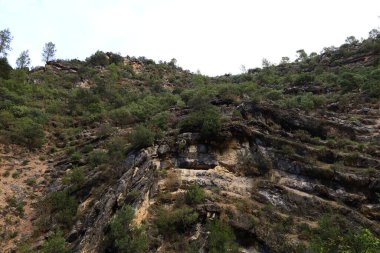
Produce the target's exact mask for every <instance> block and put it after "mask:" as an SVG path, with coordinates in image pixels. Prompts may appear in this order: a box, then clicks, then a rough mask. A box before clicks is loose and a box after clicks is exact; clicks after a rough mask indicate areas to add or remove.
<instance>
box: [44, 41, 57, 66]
mask: <svg viewBox="0 0 380 253" xmlns="http://www.w3.org/2000/svg"><path fill="white" fill-rule="evenodd" d="M56 52H57V49H56V48H55V44H54V43H53V42H51V41H50V42H48V43H46V44H45V46H44V48H43V49H42V60H43V61H44V62H48V61H51V60H53V59H54V57H55V53H56Z"/></svg>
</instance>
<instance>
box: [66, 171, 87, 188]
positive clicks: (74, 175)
mask: <svg viewBox="0 0 380 253" xmlns="http://www.w3.org/2000/svg"><path fill="white" fill-rule="evenodd" d="M62 181H63V183H64V184H66V185H70V184H71V185H73V186H75V187H77V186H81V185H82V184H83V183H84V181H85V174H84V171H83V169H82V168H78V167H74V168H73V169H72V170H71V171H70V172H69V173H68V174H66V175H65V177H64V178H63V180H62Z"/></svg>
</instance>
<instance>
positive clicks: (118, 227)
mask: <svg viewBox="0 0 380 253" xmlns="http://www.w3.org/2000/svg"><path fill="white" fill-rule="evenodd" d="M134 215H135V212H134V210H133V208H132V207H131V206H128V205H125V206H123V207H122V208H121V209H120V210H118V211H117V212H116V214H115V217H114V218H113V219H112V221H111V224H110V227H111V239H112V241H113V244H114V247H115V248H116V249H117V252H123V253H143V252H146V250H147V248H148V238H147V235H146V233H145V230H144V228H141V227H137V226H134V225H132V221H133V218H134Z"/></svg>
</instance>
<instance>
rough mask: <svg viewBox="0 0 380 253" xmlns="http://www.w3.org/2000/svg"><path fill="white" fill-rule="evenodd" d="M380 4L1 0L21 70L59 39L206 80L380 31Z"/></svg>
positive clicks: (79, 55) (339, 0)
mask: <svg viewBox="0 0 380 253" xmlns="http://www.w3.org/2000/svg"><path fill="white" fill-rule="evenodd" d="M379 16H380V1H379V0H360V1H359V0H355V1H353V0H265V1H264V0H261V1H258V0H228V1H227V0H191V1H189V0H107V1H104V0H99V1H98V0H65V1H62V0H60V1H58V0H0V30H3V29H6V28H9V29H10V31H11V33H12V35H13V37H14V38H13V41H12V43H11V47H12V51H11V52H10V53H9V55H8V60H9V62H10V63H11V64H12V65H13V66H14V65H15V62H16V59H17V57H18V56H19V54H20V53H21V51H23V50H29V53H30V57H31V59H32V66H40V65H43V63H42V61H41V52H42V48H43V46H44V44H45V43H46V42H49V41H52V42H53V43H54V44H55V45H56V48H57V53H56V57H57V58H59V59H79V60H84V59H85V58H86V57H89V56H90V55H92V54H94V53H95V52H96V51H97V50H102V51H104V52H115V53H120V54H121V55H123V56H126V55H129V56H136V57H139V56H144V57H146V58H149V59H153V60H155V61H156V62H158V61H159V60H162V61H170V60H171V59H172V58H175V59H176V60H177V65H178V66H180V67H182V68H184V69H188V70H190V71H192V72H196V71H198V70H199V71H200V72H201V73H202V74H206V75H211V76H215V75H223V74H225V73H232V74H237V73H240V72H241V66H242V65H244V66H245V67H246V69H249V68H255V67H261V63H262V59H263V58H266V59H268V60H269V61H270V62H272V63H278V62H279V61H280V60H281V57H283V56H287V57H290V59H291V60H294V59H295V56H296V51H297V50H299V49H304V50H305V51H306V52H307V53H311V52H320V51H321V50H322V49H323V48H324V47H329V46H339V45H341V44H342V43H344V41H345V39H346V38H347V37H348V36H351V35H353V36H355V37H356V38H362V37H363V38H367V37H368V32H369V31H370V30H372V29H374V28H378V27H379V26H380V18H379Z"/></svg>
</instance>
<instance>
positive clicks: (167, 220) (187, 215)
mask: <svg viewBox="0 0 380 253" xmlns="http://www.w3.org/2000/svg"><path fill="white" fill-rule="evenodd" d="M197 220H198V213H197V212H195V211H193V209H191V208H189V207H181V208H177V209H174V210H172V211H168V210H165V209H160V210H159V211H158V215H157V217H156V219H155V224H156V226H157V228H158V230H159V232H160V234H162V235H164V236H165V237H167V238H171V237H172V236H174V235H176V234H178V233H180V234H182V233H184V232H186V231H187V230H188V229H189V228H191V227H192V226H193V225H194V223H195V222H196V221H197Z"/></svg>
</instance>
